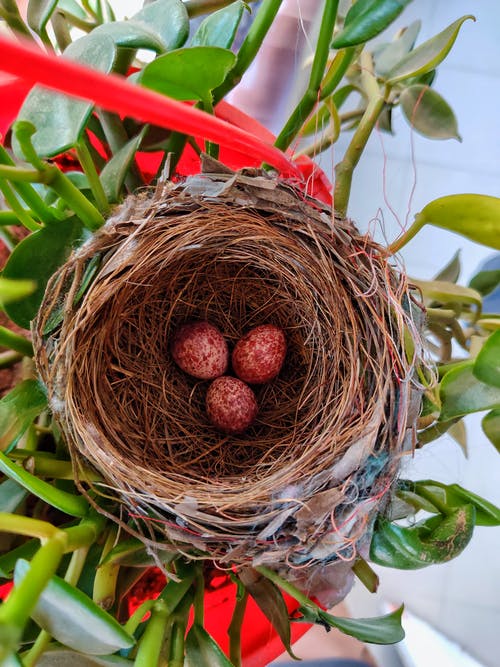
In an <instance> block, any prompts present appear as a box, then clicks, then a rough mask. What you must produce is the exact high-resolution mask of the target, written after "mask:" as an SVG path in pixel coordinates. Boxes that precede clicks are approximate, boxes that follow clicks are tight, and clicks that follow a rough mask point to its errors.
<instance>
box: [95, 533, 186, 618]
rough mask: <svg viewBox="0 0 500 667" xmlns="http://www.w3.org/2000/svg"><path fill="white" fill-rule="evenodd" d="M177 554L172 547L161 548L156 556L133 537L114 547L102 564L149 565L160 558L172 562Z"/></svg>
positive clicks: (165, 561) (163, 561)
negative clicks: (168, 548)
mask: <svg viewBox="0 0 500 667" xmlns="http://www.w3.org/2000/svg"><path fill="white" fill-rule="evenodd" d="M176 555H178V554H177V553H176V552H175V551H174V550H173V549H172V551H163V550H161V551H160V552H159V553H158V554H157V555H156V556H153V555H152V554H151V553H149V552H148V550H147V548H146V547H145V546H144V544H143V543H142V542H141V541H140V540H138V539H137V538H135V537H131V538H129V539H127V540H123V541H122V542H119V543H118V544H117V545H116V547H113V549H111V551H110V552H109V553H108V555H107V556H106V558H104V560H103V561H102V562H101V565H108V564H109V563H114V564H115V565H124V566H126V567H148V566H149V565H155V564H156V563H158V559H159V560H160V561H161V562H162V563H170V562H171V561H172V560H173V559H174V558H175V557H176ZM173 583H176V582H173ZM170 602H172V600H170ZM169 608H170V607H169Z"/></svg>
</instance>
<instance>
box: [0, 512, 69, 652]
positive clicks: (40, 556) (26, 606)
mask: <svg viewBox="0 0 500 667" xmlns="http://www.w3.org/2000/svg"><path fill="white" fill-rule="evenodd" d="M18 518H19V517H18ZM65 547H66V535H65V534H64V533H63V532H62V531H60V530H58V531H57V532H56V533H55V534H54V536H53V537H51V538H50V539H49V540H48V541H47V542H46V543H45V544H44V545H43V546H42V547H40V549H39V550H38V551H37V552H36V554H35V555H34V557H33V559H32V560H31V563H30V568H29V570H28V572H27V573H26V575H25V577H24V578H23V580H22V581H21V582H20V583H19V584H17V585H16V586H14V588H13V589H12V592H11V594H10V595H9V597H8V598H7V600H6V602H4V603H3V605H2V606H1V607H0V628H2V630H1V632H2V639H3V640H4V641H3V642H2V645H1V646H0V663H1V662H2V660H4V659H5V658H6V657H7V655H9V653H11V652H12V651H13V650H15V649H16V647H17V644H18V642H19V640H20V638H21V636H22V632H23V629H24V626H25V625H26V623H27V621H28V619H29V617H30V614H31V612H32V611H33V609H34V607H35V605H36V603H37V600H38V598H39V597H40V595H41V593H42V591H43V590H44V588H45V587H46V586H47V584H48V582H49V580H50V578H51V577H52V576H53V575H54V574H55V572H56V571H57V568H58V567H59V564H60V562H61V559H62V557H63V555H64V551H65ZM2 626H3V627H2Z"/></svg>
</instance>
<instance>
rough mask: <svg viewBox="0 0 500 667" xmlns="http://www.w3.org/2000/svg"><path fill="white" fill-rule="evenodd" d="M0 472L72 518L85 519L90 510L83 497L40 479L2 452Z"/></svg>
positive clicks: (0, 455) (0, 453)
mask: <svg viewBox="0 0 500 667" xmlns="http://www.w3.org/2000/svg"><path fill="white" fill-rule="evenodd" d="M0 470H1V471H2V472H3V473H4V474H5V475H7V477H10V478H11V479H13V480H14V481H16V482H17V483H18V484H21V486H23V487H24V488H25V489H27V490H28V491H29V492H30V493H32V494H33V495H35V496H37V497H38V498H41V500H43V501H44V502H46V503H48V504H49V505H52V506H53V507H56V508H57V509H58V510H60V511H61V512H64V513H65V514H69V515H70V516H77V517H84V516H86V515H87V513H88V510H89V505H88V502H87V501H86V500H85V498H84V497H83V496H77V495H75V494H72V493H68V492H67V491H63V490H62V489H58V488H57V487H55V486H53V485H52V484H49V483H48V482H45V481H44V480H43V479H39V478H38V477H36V476H35V475H32V474H31V473H29V472H28V471H27V470H25V469H24V468H23V467H22V466H19V465H17V464H15V463H13V462H12V461H11V460H10V459H9V458H8V457H7V456H5V454H4V453H3V452H1V451H0Z"/></svg>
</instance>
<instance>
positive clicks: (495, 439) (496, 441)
mask: <svg viewBox="0 0 500 667" xmlns="http://www.w3.org/2000/svg"><path fill="white" fill-rule="evenodd" d="M481 425H482V427H483V431H484V433H485V435H486V437H487V438H488V440H489V441H490V442H491V444H492V445H493V446H494V447H495V448H496V449H497V450H498V452H499V453H500V409H497V410H492V411H491V412H488V414H487V415H485V416H484V417H483V421H482V423H481Z"/></svg>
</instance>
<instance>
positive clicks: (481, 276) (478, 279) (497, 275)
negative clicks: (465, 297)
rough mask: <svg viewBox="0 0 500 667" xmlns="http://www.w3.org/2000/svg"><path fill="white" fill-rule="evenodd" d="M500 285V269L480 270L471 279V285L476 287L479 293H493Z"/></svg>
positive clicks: (473, 287)
mask: <svg viewBox="0 0 500 667" xmlns="http://www.w3.org/2000/svg"><path fill="white" fill-rule="evenodd" d="M499 285H500V270H498V269H497V270H494V271H480V272H479V273H476V275H475V276H474V277H473V278H472V279H471V281H470V283H469V287H472V289H475V290H476V291H477V292H479V294H482V295H483V296H486V295H487V294H491V292H493V291H494V290H496V288H497V287H498V286H499Z"/></svg>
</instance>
